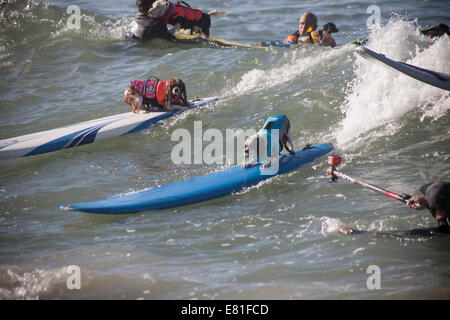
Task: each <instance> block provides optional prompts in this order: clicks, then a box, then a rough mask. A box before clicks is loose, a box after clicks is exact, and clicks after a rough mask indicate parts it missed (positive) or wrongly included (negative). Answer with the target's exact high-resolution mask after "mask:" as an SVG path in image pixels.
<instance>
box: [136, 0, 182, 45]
mask: <svg viewBox="0 0 450 320" xmlns="http://www.w3.org/2000/svg"><path fill="white" fill-rule="evenodd" d="M155 1H156V0H137V1H136V6H137V7H138V10H139V14H138V15H137V17H136V18H135V21H136V23H137V25H138V27H137V28H136V30H135V31H134V33H133V38H135V39H138V40H150V39H155V38H159V39H164V40H169V41H175V40H176V39H177V38H175V36H174V35H173V34H171V33H170V32H169V30H168V29H167V25H166V24H164V23H162V21H161V20H160V19H153V18H150V17H149V16H148V15H147V12H148V10H149V9H150V8H151V7H152V5H153V2H155Z"/></svg>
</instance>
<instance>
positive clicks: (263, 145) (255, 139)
mask: <svg viewBox="0 0 450 320" xmlns="http://www.w3.org/2000/svg"><path fill="white" fill-rule="evenodd" d="M273 130H278V141H276V143H275V144H272V135H273V134H274V131H273ZM287 144H289V145H290V147H288V145H287ZM283 149H286V150H287V151H288V152H289V153H290V154H295V151H294V144H293V142H292V137H291V125H290V123H289V119H288V118H287V117H286V116H283V115H273V116H270V117H269V118H268V119H267V120H266V122H265V123H264V126H263V127H262V129H261V130H259V131H258V132H257V133H256V134H254V135H252V136H250V137H248V138H247V139H245V144H244V163H243V164H242V168H249V167H252V166H254V165H256V164H258V163H261V164H263V165H264V167H265V168H268V167H270V162H271V161H270V160H271V157H272V156H278V155H279V154H280V153H281V152H282V151H283Z"/></svg>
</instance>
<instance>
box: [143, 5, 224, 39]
mask: <svg viewBox="0 0 450 320" xmlns="http://www.w3.org/2000/svg"><path fill="white" fill-rule="evenodd" d="M147 14H148V16H149V17H151V18H160V19H161V20H162V22H163V23H165V24H171V25H172V26H174V29H173V30H174V31H176V30H178V29H190V30H191V34H192V33H194V32H195V33H200V34H202V33H203V34H205V35H206V36H208V37H209V28H210V27H211V16H218V15H225V12H222V11H216V10H213V11H210V12H208V13H206V12H202V11H200V10H198V9H194V8H191V6H189V5H188V4H187V3H186V2H184V1H180V2H177V3H176V4H175V3H172V2H169V1H167V0H157V1H155V2H154V3H153V6H152V8H150V10H149V11H148V13H147Z"/></svg>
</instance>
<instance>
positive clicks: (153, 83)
mask: <svg viewBox="0 0 450 320" xmlns="http://www.w3.org/2000/svg"><path fill="white" fill-rule="evenodd" d="M158 82H159V81H158V80H131V85H132V86H133V87H134V88H135V89H136V90H137V91H139V92H140V93H142V95H143V96H144V97H146V98H148V99H155V98H156V88H157V86H158ZM144 90H145V92H144Z"/></svg>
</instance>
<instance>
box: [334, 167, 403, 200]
mask: <svg viewBox="0 0 450 320" xmlns="http://www.w3.org/2000/svg"><path fill="white" fill-rule="evenodd" d="M330 169H331V170H330V171H331V174H330V175H331V176H332V180H333V181H336V180H337V178H341V179H344V180H346V181H348V182H351V183H354V184H358V185H360V186H361V187H363V188H366V189H370V190H373V191H375V192H378V193H381V194H383V195H385V196H388V197H389V198H392V199H395V200H398V201H401V202H403V203H406V202H407V201H408V199H409V198H411V196H410V195H407V194H402V195H399V194H396V193H394V192H391V191H388V190H385V189H383V188H380V187H377V186H375V185H372V184H369V183H366V182H364V181H360V180H357V179H354V178H352V177H349V176H348V175H346V174H343V173H342V172H339V171H337V170H336V169H334V168H330Z"/></svg>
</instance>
